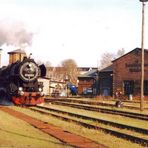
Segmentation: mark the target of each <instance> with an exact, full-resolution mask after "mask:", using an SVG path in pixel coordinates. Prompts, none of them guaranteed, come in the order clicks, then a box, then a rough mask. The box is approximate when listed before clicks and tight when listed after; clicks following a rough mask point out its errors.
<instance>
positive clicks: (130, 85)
mask: <svg viewBox="0 0 148 148" xmlns="http://www.w3.org/2000/svg"><path fill="white" fill-rule="evenodd" d="M133 93H134V81H129V80H127V81H124V94H125V95H130V94H133Z"/></svg>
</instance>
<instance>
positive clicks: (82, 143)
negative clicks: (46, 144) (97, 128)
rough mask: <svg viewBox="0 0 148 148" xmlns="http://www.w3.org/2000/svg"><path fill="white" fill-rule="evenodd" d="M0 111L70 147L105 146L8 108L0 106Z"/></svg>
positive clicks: (97, 147)
mask: <svg viewBox="0 0 148 148" xmlns="http://www.w3.org/2000/svg"><path fill="white" fill-rule="evenodd" d="M0 110H2V111H4V112H7V113H8V114H10V115H12V116H14V117H16V118H19V119H21V120H24V121H26V122H27V123H29V124H31V125H32V126H34V127H36V128H38V129H39V130H41V131H43V132H45V133H47V134H49V135H51V136H53V137H55V138H57V139H59V140H60V141H62V142H64V143H67V144H69V145H71V146H74V147H79V148H106V147H105V146H103V145H101V144H97V143H95V142H93V141H91V140H90V139H87V138H85V137H81V136H78V135H75V134H72V133H69V132H67V131H64V130H62V129H61V128H59V127H56V126H53V125H50V124H48V123H46V122H43V121H40V120H38V119H35V118H32V117H31V116H28V115H25V114H23V113H20V112H18V111H15V110H13V109H11V108H8V107H5V106H0Z"/></svg>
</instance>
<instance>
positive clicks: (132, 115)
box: [51, 101, 148, 121]
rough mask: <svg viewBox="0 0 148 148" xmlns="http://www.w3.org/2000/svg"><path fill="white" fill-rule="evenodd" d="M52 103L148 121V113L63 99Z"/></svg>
mask: <svg viewBox="0 0 148 148" xmlns="http://www.w3.org/2000/svg"><path fill="white" fill-rule="evenodd" d="M51 103H52V104H56V105H63V106H70V107H73V108H79V109H85V110H89V111H99V112H102V113H108V114H116V115H121V116H125V117H130V118H134V119H140V120H146V121H148V115H146V114H140V113H134V112H127V111H120V110H113V109H107V108H101V107H96V106H90V105H82V104H75V103H67V102H62V101H53V102H51Z"/></svg>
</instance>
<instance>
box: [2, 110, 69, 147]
mask: <svg viewBox="0 0 148 148" xmlns="http://www.w3.org/2000/svg"><path fill="white" fill-rule="evenodd" d="M0 115H1V116H0V147H9V148H28V147H29V148H49V147H50V148H59V147H60V148H65V147H66V148H67V147H69V146H66V145H63V143H61V142H60V141H59V140H57V139H55V138H53V137H51V136H49V135H48V134H45V133H43V132H41V131H40V130H38V129H36V128H34V127H32V126H30V125H29V124H28V123H26V122H24V121H22V120H20V119H17V118H14V117H12V116H10V115H9V114H7V113H5V112H3V111H0Z"/></svg>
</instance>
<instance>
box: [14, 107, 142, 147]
mask: <svg viewBox="0 0 148 148" xmlns="http://www.w3.org/2000/svg"><path fill="white" fill-rule="evenodd" d="M13 108H14V109H15V110H18V111H21V112H23V113H25V114H28V115H31V116H33V117H35V118H37V119H40V120H42V121H45V122H48V123H50V124H53V125H56V126H59V127H62V128H63V129H64V130H66V131H69V132H72V133H75V134H77V135H81V136H83V137H87V138H89V139H92V140H93V141H96V142H99V143H101V144H105V145H106V146H108V147H110V148H115V147H120V148H125V147H126V148H131V147H134V148H141V146H140V145H138V144H134V143H131V142H129V141H126V140H123V139H120V138H117V137H114V136H111V135H109V134H105V133H104V132H101V131H96V130H92V129H88V128H84V127H82V126H79V125H76V124H73V123H69V122H65V121H61V120H60V119H57V118H54V117H51V116H46V115H42V114H40V113H37V112H32V111H31V110H26V109H25V108H17V107H13Z"/></svg>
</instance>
